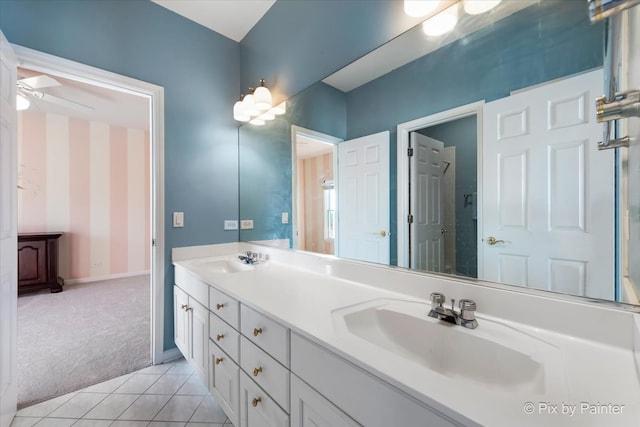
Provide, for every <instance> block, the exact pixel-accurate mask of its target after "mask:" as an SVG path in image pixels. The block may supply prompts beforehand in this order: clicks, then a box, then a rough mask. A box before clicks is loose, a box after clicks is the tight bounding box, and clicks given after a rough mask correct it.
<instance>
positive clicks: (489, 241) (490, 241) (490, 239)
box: [487, 236, 504, 246]
mask: <svg viewBox="0 0 640 427" xmlns="http://www.w3.org/2000/svg"><path fill="white" fill-rule="evenodd" d="M496 243H504V240H496V238H495V237H493V236H489V237H487V244H489V245H490V246H493V245H495V244H496Z"/></svg>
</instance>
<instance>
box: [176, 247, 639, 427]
mask: <svg viewBox="0 0 640 427" xmlns="http://www.w3.org/2000/svg"><path fill="white" fill-rule="evenodd" d="M215 246H216V247H201V248H208V249H206V250H205V249H201V251H197V249H193V248H192V249H190V250H185V251H184V252H181V251H177V252H176V251H175V250H174V264H175V265H176V269H184V270H186V271H188V272H189V273H190V274H192V275H194V276H195V277H197V278H198V279H200V280H202V281H204V282H205V283H207V284H208V285H209V286H211V289H212V292H213V290H215V292H223V293H225V294H226V295H229V296H230V297H232V298H234V300H237V301H239V303H240V305H241V306H242V307H244V306H245V305H246V306H247V308H248V309H250V310H255V311H257V312H259V313H262V314H264V315H266V316H268V317H269V318H270V319H272V320H273V321H275V322H277V324H279V325H281V326H282V327H284V328H286V329H287V330H288V331H289V332H288V333H289V337H290V338H289V341H288V343H289V345H290V348H288V350H287V351H288V352H289V356H290V357H289V359H288V360H287V362H286V363H284V362H282V361H281V363H282V364H283V366H284V367H285V368H286V369H287V372H290V377H291V379H290V383H291V389H290V393H291V394H290V404H289V403H287V404H286V405H283V404H280V407H281V408H285V407H286V408H285V409H287V411H285V412H286V413H287V414H290V417H291V420H290V425H291V426H292V427H293V426H303V425H306V424H305V423H304V422H303V421H304V419H306V418H304V417H302V418H301V416H300V414H299V413H298V412H296V411H298V410H300V408H302V407H303V406H304V405H303V404H302V403H301V402H303V403H306V404H309V400H306V401H305V400H304V399H302V398H301V397H300V396H307V397H308V396H309V394H308V393H307V394H305V393H306V392H305V393H303V392H301V391H300V387H303V386H306V385H309V386H311V388H310V389H311V392H313V393H319V397H318V398H317V399H319V400H314V402H320V401H322V402H328V403H327V404H328V405H330V406H327V407H326V408H328V409H326V410H325V411H324V412H323V411H319V412H318V410H316V411H315V412H313V411H312V412H313V413H321V414H324V416H325V419H334V420H346V421H344V422H343V421H340V422H338V421H333V422H331V423H329V424H328V425H367V426H369V425H384V424H383V420H385V416H387V415H385V413H384V412H382V413H380V414H378V415H376V416H372V417H371V418H367V416H368V415H367V414H368V413H369V412H372V411H375V409H376V408H377V407H383V406H388V405H395V406H396V407H397V412H398V413H401V412H402V413H405V414H409V415H407V417H408V418H406V419H405V420H404V421H402V422H404V423H405V424H403V425H426V424H423V423H422V422H421V423H417V421H416V420H418V419H422V417H426V418H423V419H424V420H426V419H429V418H428V417H429V416H431V415H434V414H435V415H434V418H433V420H432V421H431V422H432V423H433V425H532V426H534V425H540V424H546V425H563V426H564V425H580V426H589V425H594V426H597V425H606V424H607V423H609V425H613V424H610V423H612V422H613V423H615V425H620V426H624V425H635V421H633V420H636V421H637V419H640V381H639V376H638V375H639V374H638V371H639V370H640V351H639V348H638V347H640V320H639V316H638V314H637V313H631V312H620V311H617V310H612V309H610V308H600V307H597V306H595V304H586V303H578V302H575V301H569V300H568V301H560V302H559V301H557V300H553V301H545V298H544V297H540V296H533V295H523V294H519V293H514V292H512V291H508V290H502V289H491V288H486V287H481V286H476V285H474V284H473V283H472V282H467V283H464V282H462V281H454V280H453V279H451V278H442V277H439V276H433V277H430V276H425V275H420V274H415V273H411V272H408V271H405V270H400V269H393V268H385V267H379V266H372V265H368V264H365V263H357V262H348V261H344V260H337V259H334V258H331V257H322V256H314V255H310V254H301V253H295V252H290V251H286V250H280V249H276V248H269V247H261V246H250V245H247V244H242V243H238V244H229V245H215ZM218 246H219V247H218ZM212 248H213V249H212ZM247 248H250V249H253V250H255V251H256V252H257V251H262V252H263V253H262V254H261V255H265V258H266V257H268V259H269V260H268V261H265V260H264V258H263V257H260V259H257V257H255V258H256V259H255V260H251V259H249V263H247V262H244V261H241V260H240V259H239V258H238V253H239V252H240V250H244V249H247ZM194 251H195V252H194ZM225 252H226V253H225ZM198 255H199V256H200V257H198ZM206 255H212V256H206ZM245 257H246V255H245ZM245 259H246V258H245ZM254 261H255V262H254ZM386 283H389V284H388V285H386ZM393 284H395V286H394V285H393ZM433 292H446V293H447V294H449V293H451V294H452V295H450V296H455V297H456V298H457V299H458V300H460V299H461V298H468V297H471V298H473V299H474V300H475V301H477V314H476V319H477V327H476V328H475V329H473V328H471V327H463V326H461V325H460V324H455V323H449V322H445V321H443V320H440V319H438V318H435V317H430V316H429V313H430V312H432V310H433V308H434V303H433V297H432V300H431V301H430V300H429V295H430V294H431V293H433ZM523 298H525V299H526V298H528V300H527V303H528V304H523V300H522V299H523ZM510 299H512V301H510ZM505 304H506V305H505ZM509 304H513V306H516V307H517V306H518V305H521V306H523V307H527V310H517V309H514V308H513V306H509ZM444 305H447V306H448V305H449V304H444ZM441 306H442V305H441ZM563 307H564V308H563ZM474 308H475V305H474ZM209 309H210V310H213V309H212V308H211V307H210V308H209ZM490 310H493V311H494V313H492V312H491V311H490ZM563 310H564V311H563ZM523 313H528V314H527V315H522V316H521V318H518V316H519V315H520V314H523ZM574 314H575V315H576V316H583V317H577V318H575V322H573V323H572V316H573V315H574ZM554 316H555V319H556V320H557V322H555V323H554V322H553V319H554ZM586 316H589V319H587V318H586ZM594 316H595V318H597V319H598V321H597V322H596V321H594ZM532 319H533V320H532ZM550 319H551V320H550ZM242 322H243V320H242V318H240V321H239V323H240V326H241V327H242ZM598 322H606V324H607V325H608V327H610V328H611V329H612V331H613V330H615V332H611V333H607V332H602V333H600V332H598V331H593V330H592V328H593V326H594V325H598V324H599V323H598ZM574 323H575V324H574ZM600 326H602V324H600ZM634 334H635V338H634ZM634 339H635V342H634ZM240 358H242V354H241V355H240ZM256 369H257V368H256ZM247 374H249V375H248V376H249V377H251V375H250V371H248V372H247ZM332 374H334V376H335V378H333V377H332ZM288 375H289V374H288ZM241 376H242V375H241ZM349 378H352V379H351V380H349ZM372 381H373V382H372ZM352 383H353V384H352ZM296 384H302V385H296ZM365 384H370V385H368V386H365ZM350 387H354V389H350ZM389 390H391V391H392V392H393V393H391V391H389ZM311 392H309V393H311ZM363 393H364V394H365V395H367V396H368V398H370V399H371V400H372V401H374V400H375V399H376V398H380V399H383V400H381V401H380V402H378V403H377V404H372V406H370V407H366V408H365V406H366V405H365V404H364V403H362V402H361V401H360V398H359V397H358V394H363ZM389 393H391V394H389ZM296 399H297V400H296ZM287 402H288V401H287ZM296 402H298V403H299V405H297V404H296ZM363 405H364V406H363ZM406 405H409V406H407V407H406V408H405V406H406ZM411 405H413V406H411ZM530 405H533V406H530ZM554 405H555V407H556V411H559V412H561V410H562V408H564V407H565V406H566V407H567V408H574V409H573V411H574V413H573V414H572V415H571V416H569V414H564V415H563V414H554V413H553V412H554V410H553V409H550V408H552V407H553V406H554ZM563 405H565V406H563ZM572 405H573V406H572ZM581 405H582V406H581ZM585 405H586V406H585ZM588 405H591V406H588ZM603 405H619V407H616V408H618V409H619V411H620V412H619V413H613V412H614V411H613V410H612V409H611V407H610V406H607V407H606V408H604V411H605V412H606V411H609V413H603V409H602V408H603ZM296 406H298V408H297V409H296ZM417 407H419V408H422V409H426V412H425V414H428V415H424V414H423V415H420V412H419V410H416V409H415V408H417ZM592 407H595V408H596V409H595V410H596V411H600V412H599V413H598V414H596V415H594V414H593V413H591V414H590V413H589V410H591V409H590V408H592ZM338 408H339V409H338ZM531 408H532V409H531ZM558 408H560V409H558ZM289 409H290V411H289ZM314 409H315V408H314ZM614 409H615V408H614ZM412 411H413V412H412ZM415 411H417V412H415ZM545 411H546V412H545ZM303 412H304V411H303ZM312 412H309V411H308V410H307V411H306V413H312ZM548 412H549V413H548ZM332 414H333V415H332ZM335 414H338V415H339V416H338V415H335ZM332 416H333V417H338V418H331V417H332ZM394 416H399V415H398V414H395V415H394ZM327 417H328V418H327ZM411 417H414V418H411ZM301 420H303V421H301ZM393 420H395V421H393ZM412 420H413V421H412ZM311 421H313V420H309V422H311ZM387 421H391V422H395V423H397V422H399V421H398V419H397V418H388V419H387ZM387 421H384V422H387ZM314 422H315V421H314ZM603 423H604V424H603ZM240 424H242V425H243V427H244V424H243V423H240ZM247 425H248V426H249V427H250V423H248V424H247ZM287 425H289V424H287ZM310 425H313V424H310ZM396 425H399V424H396ZM236 427H239V426H236Z"/></svg>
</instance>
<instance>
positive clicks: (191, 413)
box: [11, 359, 233, 427]
mask: <svg viewBox="0 0 640 427" xmlns="http://www.w3.org/2000/svg"><path fill="white" fill-rule="evenodd" d="M11 426H12V427H23V426H38V427H42V426H51V427H66V426H75V427H102V426H114V427H115V426H130V427H138V426H150V427H151V426H157V427H233V426H232V424H231V423H230V422H229V419H228V418H227V417H226V415H225V414H224V412H223V411H222V409H221V408H220V406H219V405H218V403H217V402H216V401H215V400H214V399H213V398H212V397H211V395H209V394H208V393H207V388H206V387H205V386H204V384H202V382H201V381H200V378H199V377H198V376H197V375H196V374H195V373H194V372H193V369H192V368H191V367H190V366H189V364H188V363H187V362H186V361H185V360H184V359H182V360H180V361H177V362H174V363H167V364H163V365H157V366H150V367H148V368H145V369H142V370H140V371H137V372H134V373H132V374H128V375H123V376H121V377H118V378H114V379H112V380H109V381H105V382H103V383H100V384H96V385H93V386H91V387H88V388H85V389H83V390H79V391H77V392H73V393H69V394H66V395H64V396H60V397H56V398H55V399H51V400H47V401H46V402H42V403H38V404H37V405H33V406H29V407H28V408H24V409H21V410H20V411H18V414H17V415H16V417H15V419H14V420H13V423H11Z"/></svg>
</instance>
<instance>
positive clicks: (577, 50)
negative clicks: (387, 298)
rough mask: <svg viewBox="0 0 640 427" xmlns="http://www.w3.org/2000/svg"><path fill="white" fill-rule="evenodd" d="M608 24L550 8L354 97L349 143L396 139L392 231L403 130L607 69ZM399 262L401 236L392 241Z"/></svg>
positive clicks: (580, 8)
mask: <svg viewBox="0 0 640 427" xmlns="http://www.w3.org/2000/svg"><path fill="white" fill-rule="evenodd" d="M602 40H603V29H602V24H591V23H590V21H589V18H588V16H587V8H586V4H585V3H584V2H581V1H564V0H547V1H544V2H540V3H539V4H537V5H535V6H532V7H529V8H527V9H524V10H522V11H520V12H517V13H515V14H514V15H512V16H510V17H508V18H506V19H504V20H502V21H498V22H497V23H495V24H493V25H490V26H488V27H485V28H483V29H482V30H480V31H477V32H475V33H473V34H471V35H469V36H467V37H464V38H462V39H460V40H458V41H456V42H453V43H451V44H449V45H447V46H444V47H442V48H440V49H438V50H436V51H435V52H433V53H431V54H429V55H426V56H424V57H422V58H420V59H417V60H415V61H413V62H411V63H409V64H407V65H405V66H403V67H401V68H398V69H397V70H394V71H393V72H391V73H389V74H386V75H384V76H382V77H380V78H378V79H376V80H374V81H372V82H369V83H367V84H366V85H363V86H361V87H359V88H357V89H354V90H352V91H351V92H349V93H348V94H347V117H348V120H347V137H348V138H349V139H352V138H357V137H360V136H363V135H369V134H372V133H376V132H382V131H384V130H389V131H390V132H391V150H390V162H391V164H390V168H391V183H390V188H391V215H390V216H391V229H392V230H394V229H396V230H397V220H398V218H397V209H396V203H395V202H396V200H397V199H396V193H397V179H396V173H397V172H396V171H397V169H396V144H395V141H396V140H397V135H396V126H397V125H398V124H399V123H403V122H407V121H409V120H413V119H416V118H419V117H424V116H428V115H430V114H434V113H437V112H440V111H445V110H448V109H451V108H453V107H457V106H460V105H465V104H469V103H472V102H476V101H480V100H483V99H484V100H486V101H492V100H495V99H499V98H502V97H505V96H508V95H509V93H510V92H511V91H514V90H517V89H521V88H524V87H528V86H532V85H535V84H538V83H542V82H546V81H548V80H552V79H557V78H560V77H563V76H567V75H571V74H575V73H578V72H581V71H585V70H589V69H592V68H596V67H599V66H602V47H601V46H602ZM390 240H391V242H390V244H391V262H392V263H396V262H397V233H393V234H392V235H391V239H390Z"/></svg>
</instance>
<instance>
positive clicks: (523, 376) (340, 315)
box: [333, 300, 562, 394]
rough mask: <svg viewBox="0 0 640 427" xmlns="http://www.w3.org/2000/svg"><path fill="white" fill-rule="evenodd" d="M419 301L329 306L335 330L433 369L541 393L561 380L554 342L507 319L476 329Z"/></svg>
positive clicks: (485, 383)
mask: <svg viewBox="0 0 640 427" xmlns="http://www.w3.org/2000/svg"><path fill="white" fill-rule="evenodd" d="M429 310H430V305H428V304H425V303H422V302H411V301H395V300H376V301H372V302H369V303H364V304H360V305H358V306H352V307H347V308H344V309H340V310H336V311H334V312H333V320H334V325H335V326H336V329H337V330H338V331H343V332H344V333H348V334H351V335H353V336H356V337H358V338H360V339H362V340H365V341H366V342H368V343H370V344H373V345H375V346H377V347H381V348H383V349H386V350H388V351H390V352H392V353H393V354H394V356H397V357H399V358H402V359H404V360H407V361H411V362H414V363H415V364H417V365H419V366H421V367H423V368H427V369H429V370H431V371H433V372H436V373H438V374H441V375H444V376H447V377H451V378H456V379H464V380H467V381H472V382H475V383H478V384H481V385H483V386H489V387H492V388H502V389H505V390H510V391H526V392H529V393H534V394H542V393H545V391H547V390H548V389H549V387H551V388H553V386H552V384H550V383H559V382H561V380H560V377H562V374H561V371H560V370H559V369H558V366H559V363H560V358H559V357H557V356H558V354H557V353H558V348H557V347H555V346H553V345H551V344H549V343H547V342H545V341H543V340H540V339H538V338H536V337H534V336H531V335H529V334H527V333H524V332H522V331H519V330H517V329H515V328H513V327H511V326H508V325H507V324H504V323H501V322H496V321H492V320H489V319H486V318H479V322H480V324H479V326H478V328H477V329H467V328H464V327H462V326H457V325H453V324H450V323H446V322H442V321H440V320H438V319H434V318H431V317H428V316H427V313H428V312H429Z"/></svg>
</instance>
